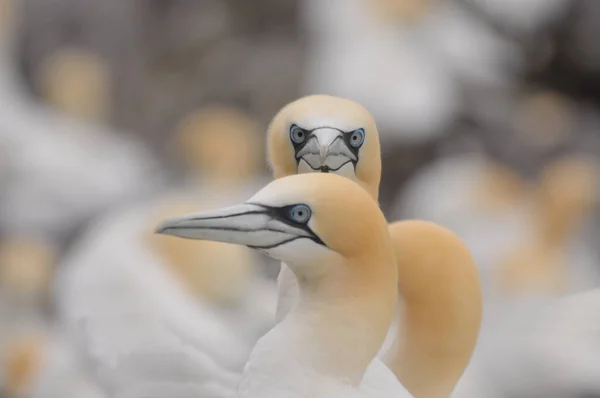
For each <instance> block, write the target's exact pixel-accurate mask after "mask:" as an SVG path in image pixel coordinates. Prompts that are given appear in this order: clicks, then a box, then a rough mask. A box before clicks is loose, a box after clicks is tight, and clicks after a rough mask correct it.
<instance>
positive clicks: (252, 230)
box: [155, 203, 315, 250]
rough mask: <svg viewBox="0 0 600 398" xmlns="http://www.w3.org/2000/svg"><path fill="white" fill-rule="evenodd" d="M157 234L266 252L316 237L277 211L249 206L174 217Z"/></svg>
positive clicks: (161, 225)
mask: <svg viewBox="0 0 600 398" xmlns="http://www.w3.org/2000/svg"><path fill="white" fill-rule="evenodd" d="M155 232H156V233H158V234H164V235H173V236H179V237H182V238H188V239H199V240H210V241H215V242H224V243H233V244H237V245H244V246H248V247H250V248H253V249H262V250H267V249H271V248H274V247H276V246H279V245H281V244H284V243H288V242H291V241H293V240H296V239H300V238H309V239H314V238H315V236H314V234H313V233H312V232H311V231H310V230H309V229H304V228H299V227H295V226H292V225H290V224H289V223H285V222H282V221H280V220H278V217H277V212H276V211H274V210H273V209H271V208H267V207H263V206H260V205H256V204H249V203H245V204H242V205H237V206H232V207H227V208H224V209H219V210H216V211H208V212H201V213H195V214H189V215H185V216H181V217H175V218H170V219H167V220H165V221H163V222H162V223H161V224H160V225H158V227H156V230H155Z"/></svg>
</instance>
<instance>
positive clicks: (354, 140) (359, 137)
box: [350, 129, 365, 148]
mask: <svg viewBox="0 0 600 398" xmlns="http://www.w3.org/2000/svg"><path fill="white" fill-rule="evenodd" d="M364 142H365V130H364V129H358V130H354V131H353V132H352V134H351V135H350V145H352V147H353V148H360V146H361V145H362V144H363V143H364Z"/></svg>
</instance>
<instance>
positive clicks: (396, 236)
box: [267, 95, 482, 397]
mask: <svg viewBox="0 0 600 398" xmlns="http://www.w3.org/2000/svg"><path fill="white" fill-rule="evenodd" d="M267 147H268V154H269V162H270V164H271V167H272V169H273V174H274V176H275V178H282V177H284V176H288V175H292V174H296V173H310V172H319V171H320V172H324V173H336V174H340V175H342V176H345V177H347V178H349V179H351V180H353V181H355V182H357V183H358V184H360V185H361V186H362V187H363V188H364V189H365V190H366V191H367V192H368V193H369V194H370V195H371V197H373V198H374V199H375V200H376V199H377V198H378V190H379V179H380V176H381V157H380V148H379V137H378V132H377V127H376V125H375V121H374V120H373V118H372V116H371V115H370V113H369V112H368V111H367V110H366V109H365V108H363V107H362V106H361V105H359V104H358V103H356V102H353V101H350V100H346V99H342V98H338V97H332V96H327V95H314V96H307V97H304V98H301V99H299V100H297V101H295V102H292V103H291V104H288V105H287V106H285V107H284V108H283V109H282V110H281V111H280V112H279V113H278V114H277V115H276V116H275V118H274V119H273V121H272V122H271V125H270V126H269V133H268V144H267ZM389 233H390V235H391V237H392V242H393V247H394V251H395V253H396V255H397V261H398V267H399V268H398V271H399V284H398V290H399V293H400V296H401V299H402V300H403V305H402V310H403V311H404V313H403V316H402V321H401V324H402V325H403V327H402V328H401V329H400V330H401V332H400V334H397V332H395V331H394V330H393V329H392V330H391V332H390V336H391V339H393V340H392V341H394V340H395V342H393V343H392V346H391V350H387V352H382V355H383V356H384V357H385V358H386V361H387V363H388V365H389V366H390V368H391V369H393V370H394V371H395V373H396V375H397V376H398V378H399V379H400V381H401V382H402V384H403V385H404V386H406V387H407V388H408V390H409V391H410V392H411V393H412V394H413V395H415V396H427V397H429V396H447V395H448V394H450V392H451V391H452V389H453V387H454V385H455V383H456V382H457V380H458V379H459V378H460V377H461V375H462V372H463V371H464V369H465V367H466V366H467V364H468V362H469V359H470V357H471V354H472V352H473V349H474V347H475V344H476V341H477V335H478V332H479V325H480V323H481V311H482V309H481V306H482V304H481V300H482V298H481V289H480V285H479V278H478V274H477V269H476V267H475V264H474V262H473V260H472V258H471V255H470V253H469V250H468V249H467V248H466V247H465V246H464V244H463V243H462V242H461V241H460V239H458V238H457V237H456V236H455V235H454V234H453V233H452V232H450V231H449V230H447V229H445V228H442V227H440V226H438V225H435V224H433V223H427V222H422V221H417V220H409V221H402V222H397V223H393V224H392V225H390V228H389ZM278 283H279V301H278V306H277V320H278V321H281V320H282V319H283V318H284V317H285V316H286V314H287V313H288V312H289V311H290V309H291V308H293V306H294V305H295V301H296V300H297V298H298V297H299V292H298V284H297V281H296V279H295V277H294V274H293V272H292V271H291V270H290V268H289V267H288V266H287V265H286V264H285V263H283V264H282V268H281V272H280V275H279V278H278ZM442 309H443V310H442ZM388 341H389V340H388Z"/></svg>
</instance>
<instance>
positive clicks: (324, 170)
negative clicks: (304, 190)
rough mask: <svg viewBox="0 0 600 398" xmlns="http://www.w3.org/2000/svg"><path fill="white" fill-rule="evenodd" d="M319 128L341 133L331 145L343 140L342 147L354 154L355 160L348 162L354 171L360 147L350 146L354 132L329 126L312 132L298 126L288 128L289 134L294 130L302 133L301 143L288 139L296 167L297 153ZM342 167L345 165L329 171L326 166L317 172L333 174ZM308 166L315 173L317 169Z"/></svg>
mask: <svg viewBox="0 0 600 398" xmlns="http://www.w3.org/2000/svg"><path fill="white" fill-rule="evenodd" d="M321 128H330V129H333V130H337V131H339V132H340V133H342V134H341V135H340V136H338V137H337V138H336V139H335V140H334V141H333V142H332V144H333V143H334V142H335V141H337V140H343V141H344V145H345V146H346V147H347V148H348V150H349V151H350V152H352V154H354V156H355V158H356V160H354V159H350V160H349V162H352V166H353V167H354V169H355V170H356V164H357V163H358V159H359V158H358V151H359V150H360V146H358V147H353V146H352V145H351V144H350V138H351V137H352V133H354V132H355V131H356V130H351V131H343V130H340V129H338V128H336V127H331V126H321V127H316V128H314V129H312V130H307V129H304V128H302V127H300V126H298V125H297V124H293V125H292V126H291V127H290V132H291V131H292V130H294V129H300V130H302V132H303V133H304V141H302V142H301V143H297V142H294V140H293V139H290V141H291V142H292V145H293V146H294V158H295V159H296V166H298V165H299V164H300V159H301V157H299V156H298V152H299V151H300V150H302V148H304V146H306V144H308V142H309V141H310V140H311V139H313V136H314V131H315V130H318V129H321ZM344 165H346V163H344V164H342V165H341V166H340V167H338V168H337V169H331V168H330V167H329V166H326V165H325V166H321V167H320V168H319V169H318V170H320V171H321V172H322V173H329V172H331V171H333V172H335V171H338V170H339V169H340V168H342V167H343V166H344ZM308 166H309V167H310V168H312V169H313V170H315V171H316V170H317V169H315V168H313V167H312V166H311V165H310V164H309V165H308Z"/></svg>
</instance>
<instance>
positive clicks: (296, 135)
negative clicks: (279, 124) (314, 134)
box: [290, 124, 306, 144]
mask: <svg viewBox="0 0 600 398" xmlns="http://www.w3.org/2000/svg"><path fill="white" fill-rule="evenodd" d="M290 139H291V140H292V142H293V143H294V144H302V143H303V142H304V140H306V131H304V130H303V129H301V128H300V127H298V126H296V125H295V124H292V126H291V127H290Z"/></svg>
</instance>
